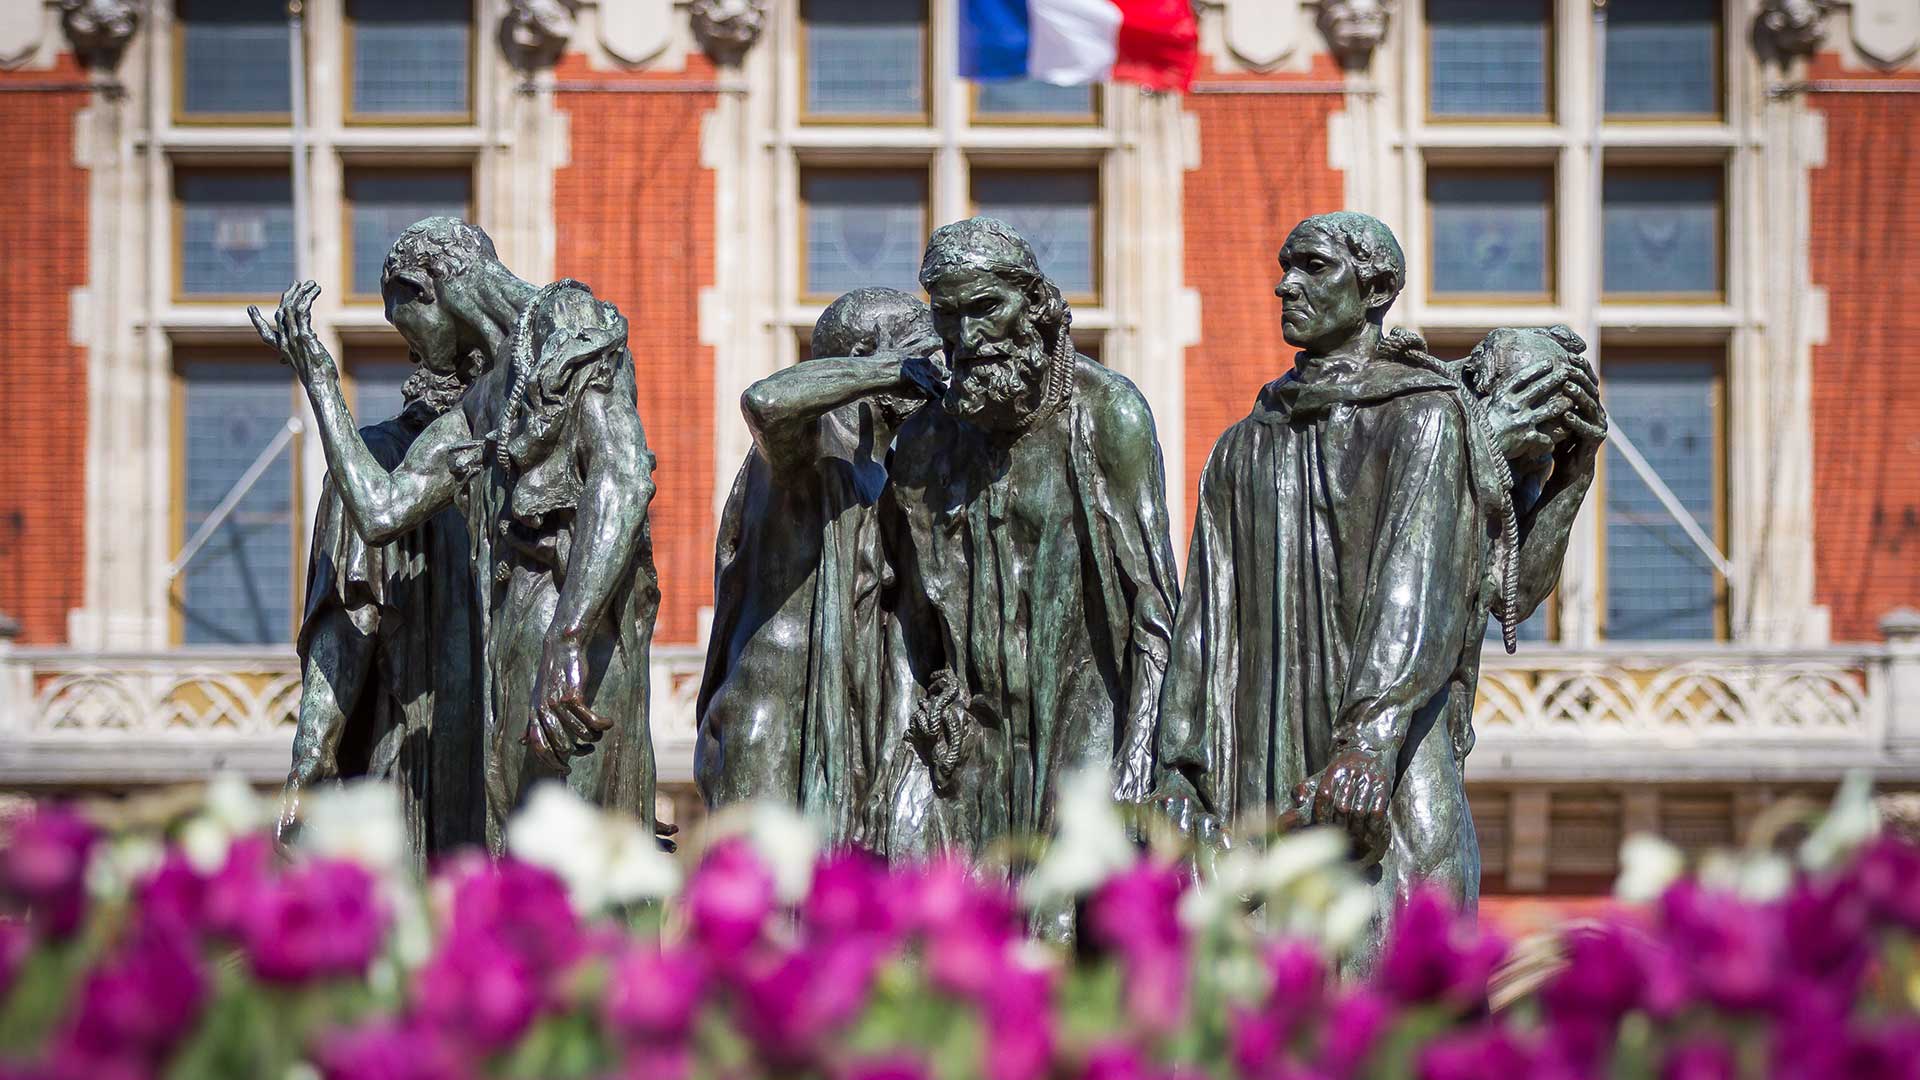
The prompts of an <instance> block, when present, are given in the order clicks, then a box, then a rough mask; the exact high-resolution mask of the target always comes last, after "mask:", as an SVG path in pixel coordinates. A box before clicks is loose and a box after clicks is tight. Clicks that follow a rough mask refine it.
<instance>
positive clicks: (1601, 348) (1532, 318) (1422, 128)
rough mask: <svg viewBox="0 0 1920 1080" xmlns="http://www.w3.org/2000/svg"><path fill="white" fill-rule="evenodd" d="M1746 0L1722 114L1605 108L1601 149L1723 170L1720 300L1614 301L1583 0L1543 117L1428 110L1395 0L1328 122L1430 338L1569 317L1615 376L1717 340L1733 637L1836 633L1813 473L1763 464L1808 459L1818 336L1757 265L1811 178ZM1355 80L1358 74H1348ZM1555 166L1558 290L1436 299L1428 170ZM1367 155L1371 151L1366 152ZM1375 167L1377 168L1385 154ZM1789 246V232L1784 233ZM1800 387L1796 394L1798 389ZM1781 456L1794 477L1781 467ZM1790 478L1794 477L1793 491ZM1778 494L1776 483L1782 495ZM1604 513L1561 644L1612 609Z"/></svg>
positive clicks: (1591, 641) (1609, 158)
mask: <svg viewBox="0 0 1920 1080" xmlns="http://www.w3.org/2000/svg"><path fill="white" fill-rule="evenodd" d="M1743 10H1744V9H1742V8H1741V6H1740V5H1737V4H1731V3H1728V4H1723V12H1722V32H1721V33H1720V35H1719V40H1720V52H1721V60H1722V67H1721V69H1720V70H1721V78H1722V82H1721V91H1722V111H1721V113H1720V114H1719V115H1717V116H1713V117H1677V118H1643V117H1633V118H1631V119H1625V118H1610V119H1603V122H1602V124H1601V125H1600V131H1599V146H1600V153H1601V155H1602V160H1603V161H1604V162H1605V163H1606V164H1607V165H1609V166H1614V165H1619V166H1630V167H1663V166H1668V165H1671V166H1672V167H1674V168H1677V169H1697V168H1699V167H1701V166H1709V165H1710V166H1717V167H1722V168H1724V169H1725V183H1724V185H1723V188H1722V214H1721V216H1722V237H1723V241H1724V248H1723V256H1722V257H1723V262H1722V267H1723V293H1722V295H1720V296H1716V297H1704V296H1695V295H1688V296H1675V297H1644V296H1631V297H1623V296H1604V295H1601V294H1600V292H1599V290H1600V288H1601V264H1600V252H1599V250H1598V246H1597V244H1598V233H1597V230H1598V229H1599V227H1600V222H1599V214H1598V209H1599V206H1598V203H1599V197H1600V191H1599V190H1598V189H1597V187H1596V184H1597V183H1598V182H1599V181H1600V179H1601V177H1600V175H1599V174H1598V172H1597V170H1595V169H1594V168H1593V164H1594V162H1593V155H1592V153H1591V142H1590V125H1591V123H1592V120H1593V117H1594V115H1595V112H1596V110H1599V109H1601V108H1602V102H1601V101H1600V93H1601V91H1600V87H1599V85H1598V80H1597V79H1596V72H1595V70H1594V64H1593V62H1592V61H1593V47H1594V41H1593V36H1594V34H1595V32H1596V27H1595V25H1594V20H1593V11H1592V8H1591V6H1590V4H1589V3H1588V0H1553V5H1552V11H1553V13H1554V25H1553V26H1552V28H1551V30H1550V37H1551V39H1552V42H1553V45H1552V48H1553V54H1552V57H1551V61H1552V71H1553V74H1554V79H1553V95H1554V100H1553V102H1552V104H1553V108H1552V110H1551V117H1550V118H1541V119H1536V120H1532V121H1519V122H1516V121H1507V120H1502V121H1488V122H1475V121H1470V120H1460V119H1457V118H1448V119H1445V120H1436V119H1434V118H1432V117H1430V116H1429V115H1428V101H1427V73H1426V62H1427V53H1426V47H1425V43H1426V40H1427V35H1426V26H1425V22H1424V14H1425V12H1424V5H1422V4H1413V5H1406V6H1403V7H1402V8H1401V9H1400V18H1399V23H1398V26H1397V27H1396V28H1395V30H1396V32H1395V33H1394V34H1392V35H1390V37H1389V39H1388V42H1387V44H1386V46H1385V47H1384V48H1382V49H1380V50H1378V51H1377V52H1376V54H1375V56H1374V58H1373V60H1372V63H1371V66H1370V71H1369V72H1368V73H1367V74H1369V75H1371V77H1372V79H1373V80H1378V81H1375V82H1370V83H1369V84H1368V88H1369V89H1373V90H1374V93H1371V94H1367V95H1364V96H1356V98H1352V99H1350V106H1349V114H1348V116H1347V117H1345V118H1343V119H1342V120H1341V121H1340V123H1339V124H1337V125H1336V130H1335V136H1334V137H1335V140H1336V147H1335V151H1334V152H1335V155H1336V159H1340V158H1344V159H1345V160H1344V161H1343V162H1342V164H1344V166H1345V167H1346V169H1347V176H1348V179H1347V187H1348V200H1349V202H1350V203H1351V204H1353V205H1359V206H1369V207H1379V208H1381V209H1382V210H1384V211H1386V213H1385V216H1386V217H1387V219H1388V221H1389V224H1391V225H1392V226H1393V227H1394V228H1395V230H1396V232H1397V233H1398V234H1399V236H1400V238H1401V241H1402V243H1403V245H1404V246H1405V247H1406V249H1407V251H1408V252H1409V254H1410V255H1411V260H1410V261H1411V264H1412V265H1411V266H1410V268H1409V270H1410V280H1409V282H1408V288H1407V290H1406V292H1405V293H1404V294H1403V295H1402V298H1401V301H1400V303H1399V305H1397V307H1396V310H1395V312H1394V321H1395V322H1397V323H1399V324H1401V325H1406V326H1409V327H1412V328H1414V329H1417V330H1419V331H1421V332H1423V333H1426V334H1428V335H1429V336H1431V337H1434V338H1436V339H1437V338H1451V337H1457V336H1459V335H1461V334H1465V333H1468V332H1471V331H1475V330H1480V331H1484V329H1485V328H1486V327H1490V326H1500V325H1548V324H1553V323H1565V324H1567V325H1569V326H1572V327H1573V328H1574V329H1575V330H1577V331H1578V332H1579V333H1580V334H1581V335H1582V336H1583V337H1585V338H1586V339H1587V340H1588V341H1589V343H1590V345H1591V349H1592V355H1594V357H1595V359H1596V363H1597V364H1598V366H1599V367H1600V369H1601V374H1602V378H1603V380H1604V376H1605V366H1606V361H1605V356H1606V353H1607V351H1608V349H1609V348H1629V347H1631V348H1634V349H1636V350H1637V349H1639V348H1642V347H1647V348H1660V347H1668V346H1672V347H1686V346H1712V347H1714V348H1717V349H1720V350H1723V353H1724V357H1725V359H1724V367H1723V369H1722V370H1723V372H1724V379H1725V386H1726V389H1725V392H1724V400H1725V403H1726V416H1727V422H1726V425H1725V430H1726V447H1725V451H1724V454H1723V458H1724V461H1725V466H1724V471H1723V474H1722V486H1723V490H1724V491H1725V493H1726V501H1725V512H1724V518H1725V524H1724V531H1723V532H1721V534H1720V542H1721V543H1722V545H1723V548H1722V550H1723V552H1724V553H1725V554H1726V555H1727V556H1728V558H1729V559H1730V561H1731V562H1732V563H1733V566H1734V570H1735V574H1734V578H1733V580H1732V581H1730V582H1727V583H1726V585H1727V587H1728V588H1729V590H1730V592H1731V596H1730V600H1729V603H1728V610H1729V613H1730V622H1731V626H1730V628H1729V630H1728V632H1727V633H1726V634H1725V635H1724V638H1725V639H1726V640H1729V641H1734V642H1740V643H1763V642H1780V643H1793V644H1806V645H1823V644H1825V643H1826V635H1827V631H1826V619H1825V612H1824V609H1822V608H1820V607H1819V606H1818V605H1816V604H1815V603H1814V602H1813V595H1812V537H1811V528H1810V522H1808V521H1806V520H1805V515H1804V512H1803V511H1794V510H1792V509H1791V507H1789V506H1787V505H1786V504H1787V503H1789V502H1790V501H1791V500H1792V499H1793V498H1794V495H1793V494H1792V491H1791V490H1786V488H1790V487H1793V486H1796V485H1804V483H1805V480H1804V479H1803V478H1802V477H1803V476H1804V473H1805V470H1804V468H1802V467H1799V466H1794V465H1788V466H1777V465H1775V466H1770V465H1768V464H1767V462H1768V461H1770V460H1774V461H1778V460H1788V459H1784V458H1782V455H1781V454H1780V453H1769V452H1768V451H1767V448H1768V447H1773V446H1782V447H1784V448H1785V449H1784V453H1785V454H1786V455H1793V456H1802V455H1804V456H1808V457H1810V455H1811V437H1810V423H1811V420H1810V413H1809V411H1808V406H1807V403H1806V402H1805V401H1804V400H1797V399H1794V398H1792V397H1791V396H1789V395H1792V394H1793V393H1794V390H1793V387H1794V386H1795V385H1796V384H1797V383H1798V382H1799V381H1800V380H1801V379H1803V378H1804V374H1803V372H1804V369H1805V368H1806V366H1807V365H1808V364H1809V363H1810V359H1809V352H1808V351H1809V349H1810V347H1811V342H1810V341H1809V340H1808V335H1807V334H1806V332H1805V331H1804V329H1803V327H1802V326H1801V325H1800V323H1799V321H1798V320H1787V321H1784V325H1783V322H1779V321H1774V320H1770V319H1769V318H1768V317H1767V316H1768V306H1769V304H1770V303H1775V304H1777V302H1778V300H1779V298H1780V297H1781V296H1782V295H1784V294H1786V293H1788V292H1790V291H1791V290H1793V289H1794V288H1800V289H1805V288H1806V283H1805V275H1806V270H1805V268H1804V267H1773V266H1768V265H1757V264H1756V263H1755V262H1754V260H1756V259H1759V258H1760V257H1761V256H1763V255H1764V253H1765V252H1766V250H1768V243H1767V241H1766V239H1765V237H1767V236H1768V235H1770V234H1771V233H1772V230H1774V229H1777V228H1781V227H1789V228H1790V226H1787V225H1784V224H1783V223H1769V221H1768V220H1766V217H1765V216H1766V215H1767V214H1768V213H1769V212H1770V211H1774V210H1776V209H1778V207H1779V206H1780V205H1781V203H1782V201H1783V200H1787V199H1801V200H1804V198H1805V193H1804V192H1805V187H1804V185H1805V177H1804V174H1803V173H1800V174H1796V173H1794V171H1793V170H1792V169H1791V168H1784V167H1781V165H1780V164H1779V162H1780V161H1781V160H1783V158H1782V157H1781V155H1786V154H1791V153H1794V152H1795V151H1794V148H1793V143H1794V139H1795V138H1797V136H1795V135H1793V134H1791V133H1790V132H1789V131H1788V130H1787V129H1786V128H1785V127H1784V125H1778V124H1775V125H1772V126H1769V125H1768V124H1767V123H1765V122H1764V121H1765V117H1766V110H1767V109H1768V107H1769V106H1768V103H1767V101H1766V99H1765V95H1764V87H1765V73H1764V72H1763V70H1762V68H1761V62H1760V60H1759V58H1758V57H1756V56H1755V55H1754V54H1753V52H1752V50H1751V49H1748V48H1746V47H1744V41H1743V37H1742V35H1740V34H1736V33H1731V32H1729V30H1730V28H1732V27H1735V26H1743V25H1745V24H1744V22H1742V21H1741V20H1742V19H1743V18H1744V15H1743V14H1742V12H1743ZM1355 77H1362V76H1350V78H1355ZM1540 161H1547V162H1551V163H1552V164H1553V165H1554V166H1555V173H1556V181H1555V199H1554V201H1555V204H1556V208H1557V213H1556V215H1555V222H1554V230H1555V237H1554V240H1555V248H1556V254H1555V261H1556V267H1555V270H1556V273H1555V275H1554V276H1555V282H1556V294H1555V295H1554V296H1553V297H1551V298H1550V299H1546V300H1535V301H1530V302H1526V301H1522V302H1479V301H1469V302H1457V301H1455V300H1453V299H1451V298H1435V297H1433V296H1432V295H1431V275H1430V273H1429V271H1428V268H1427V266H1426V258H1427V256H1426V254H1425V253H1426V252H1427V251H1428V250H1429V249H1430V246H1431V245H1430V243H1429V241H1430V237H1431V231H1430V228H1429V225H1428V222H1427V200H1426V173H1427V169H1428V167H1429V166H1430V165H1432V166H1435V167H1451V166H1459V165H1467V166H1474V167H1484V168H1497V167H1501V166H1502V165H1505V164H1509V163H1512V164H1515V165H1518V164H1521V163H1527V164H1534V165H1537V163H1539V162H1540ZM1361 163H1366V164H1361ZM1372 163H1378V165H1377V166H1375V165H1373V164H1372ZM1778 242H1783V241H1776V243H1778ZM1802 393H1804V391H1802ZM1783 469H1784V472H1783V471H1782V470H1783ZM1783 484H1784V485H1785V487H1783ZM1783 491H1784V493H1783ZM1599 518H1600V515H1599V514H1597V513H1594V512H1592V511H1589V512H1587V513H1586V514H1585V515H1584V516H1583V519H1582V522H1581V523H1580V524H1579V526H1577V527H1576V530H1575V534H1574V539H1573V542H1572V544H1571V545H1570V548H1569V552H1568V558H1567V563H1566V570H1565V572H1564V573H1563V574H1562V577H1561V584H1560V589H1559V590H1558V593H1557V595H1556V597H1555V598H1554V599H1553V600H1552V601H1550V602H1552V603H1555V604H1556V605H1557V610H1556V611H1555V612H1554V615H1553V619H1552V622H1553V625H1554V627H1555V631H1556V633H1555V638H1556V641H1557V642H1558V643H1559V644H1561V645H1563V646H1568V647H1573V648H1585V647H1591V646H1596V645H1599V644H1601V643H1602V642H1603V641H1604V640H1605V639H1604V635H1603V631H1602V628H1601V626H1600V623H1601V621H1602V619H1601V610H1602V607H1601V606H1602V604H1603V596H1602V592H1601V589H1602V585H1603V578H1602V569H1603V568H1602V565H1601V548H1602V534H1601V528H1602V526H1601V523H1600V521H1599Z"/></svg>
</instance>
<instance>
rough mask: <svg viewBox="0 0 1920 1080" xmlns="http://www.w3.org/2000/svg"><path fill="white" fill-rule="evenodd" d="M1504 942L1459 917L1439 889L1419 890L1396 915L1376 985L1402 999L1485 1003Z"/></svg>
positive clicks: (1471, 1006) (1461, 1005) (1404, 1001)
mask: <svg viewBox="0 0 1920 1080" xmlns="http://www.w3.org/2000/svg"><path fill="white" fill-rule="evenodd" d="M1506 954H1507V947H1506V943H1505V942H1503V941H1501V940H1500V939H1499V938H1498V937H1496V936H1494V935H1492V934H1484V933H1482V932H1481V931H1480V929H1479V928H1478V927H1477V926H1475V925H1474V924H1473V923H1472V922H1471V921H1470V920H1466V919H1462V918H1460V917H1459V916H1458V915H1457V914H1456V913H1455V912H1454V910H1453V906H1452V905H1451V904H1449V903H1448V902H1447V900H1446V898H1445V897H1443V896H1442V895H1441V893H1440V891H1439V890H1437V889H1434V888H1431V887H1422V888H1419V889H1416V890H1415V891H1414V893H1413V895H1411V896H1409V897H1408V898H1407V902H1406V903H1405V904H1403V905H1401V907H1400V911H1399V914H1397V915H1396V916H1395V917H1394V920H1393V926H1392V928H1391V930H1389V932H1388V934H1387V941H1386V946H1385V948H1384V950H1383V951H1382V953H1381V957H1380V963H1379V967H1378V968H1377V969H1376V970H1375V972H1374V978H1373V985H1374V986H1376V987H1377V988H1379V989H1380V990H1381V991H1382V992H1384V993H1386V994H1387V995H1388V996H1390V997H1392V998H1393V999H1394V1000H1396V1001H1399V1002H1401V1003H1402V1004H1409V1005H1412V1004H1424V1003H1446V1004H1448V1005H1451V1006H1452V1007H1454V1008H1457V1009H1463V1010H1472V1009H1475V1008H1478V1007H1480V1006H1481V1005H1483V1004H1485V1002H1486V997H1487V981H1488V980H1489V979H1491V978H1492V977H1493V971H1494V969H1495V968H1496V967H1498V966H1499V964H1500V961H1501V960H1503V959H1505V957H1506Z"/></svg>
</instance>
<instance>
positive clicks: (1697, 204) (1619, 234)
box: [1601, 169, 1723, 295]
mask: <svg viewBox="0 0 1920 1080" xmlns="http://www.w3.org/2000/svg"><path fill="white" fill-rule="evenodd" d="M1720 200H1721V172H1720V170H1719V169H1660V170H1656V169H1609V170H1608V171H1607V175H1606V179H1605V181H1604V185H1603V195H1602V199H1601V218H1602V225H1603V239H1604V242H1605V245H1606V251H1605V255H1604V262H1605V280H1604V288H1605V291H1606V292H1607V293H1608V294H1610V295H1620V294H1649V293H1693V294H1715V293H1718V292H1720V291H1721V280H1722V277H1721V275H1722V270H1721V265H1720V264H1721V249H1722V246H1723V245H1722V241H1721V228H1722V226H1721V220H1722V214H1721V210H1720Z"/></svg>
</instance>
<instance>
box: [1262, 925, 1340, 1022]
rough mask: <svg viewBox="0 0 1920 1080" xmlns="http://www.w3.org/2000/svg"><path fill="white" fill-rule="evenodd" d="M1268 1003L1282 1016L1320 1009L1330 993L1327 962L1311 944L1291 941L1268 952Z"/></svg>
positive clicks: (1275, 943) (1280, 944) (1286, 941)
mask: <svg viewBox="0 0 1920 1080" xmlns="http://www.w3.org/2000/svg"><path fill="white" fill-rule="evenodd" d="M1266 961H1267V974H1268V975H1269V976H1270V982H1269V983H1268V1000H1269V1001H1270V1002H1271V1003H1272V1008H1274V1009H1277V1010H1280V1011H1281V1012H1282V1013H1299V1012H1308V1011H1311V1010H1314V1009H1317V1008H1319V1007H1320V1004H1321V1002H1322V1001H1323V1000H1324V999H1325V997H1326V993H1327V976H1328V971H1327V961H1326V958H1325V957H1323V956H1321V955H1320V950H1319V948H1318V947H1316V946H1315V945H1314V944H1313V943H1312V942H1309V941H1302V940H1299V939H1297V938H1290V939H1288V940H1285V941H1277V942H1274V943H1273V944H1271V945H1269V946H1268V947H1267V950H1266Z"/></svg>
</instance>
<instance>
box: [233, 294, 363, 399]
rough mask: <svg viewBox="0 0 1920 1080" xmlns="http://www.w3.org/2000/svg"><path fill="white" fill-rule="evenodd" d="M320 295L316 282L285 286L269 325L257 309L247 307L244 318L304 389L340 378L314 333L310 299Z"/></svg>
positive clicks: (330, 358)
mask: <svg viewBox="0 0 1920 1080" xmlns="http://www.w3.org/2000/svg"><path fill="white" fill-rule="evenodd" d="M319 295H320V285H319V283H318V282H313V281H302V282H300V283H298V284H295V285H290V286H288V287H287V291H286V292H284V293H282V294H281V296H280V307H279V308H278V309H277V310H276V311H275V312H274V313H273V321H272V322H271V323H269V322H268V321H267V317H266V316H265V315H262V314H261V313H260V309H259V308H258V307H255V306H253V305H251V304H249V305H248V306H247V315H248V316H249V317H251V318H252V319H253V328H254V330H255V331H257V332H258V333H259V335H260V340H261V341H264V342H266V343H267V345H268V346H269V347H270V348H272V349H273V350H274V351H275V352H277V353H279V354H280V359H281V360H283V361H285V362H286V363H287V365H288V366H290V367H292V368H293V373H294V374H295V375H296V376H298V377H299V379H300V382H301V385H303V386H313V385H315V384H316V383H318V382H334V381H337V380H338V379H339V378H340V367H339V365H338V364H335V363H334V361H333V354H332V353H330V352H328V351H327V347H326V345H324V344H322V343H321V341H320V335H318V334H316V333H314V331H313V298H314V297H316V296H319Z"/></svg>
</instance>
